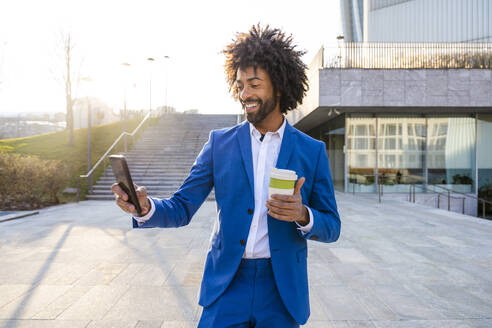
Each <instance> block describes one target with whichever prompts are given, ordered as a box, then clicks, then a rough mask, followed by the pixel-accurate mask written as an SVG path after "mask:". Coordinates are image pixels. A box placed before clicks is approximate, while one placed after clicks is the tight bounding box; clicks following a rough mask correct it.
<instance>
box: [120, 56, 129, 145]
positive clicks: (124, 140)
mask: <svg viewBox="0 0 492 328" xmlns="http://www.w3.org/2000/svg"><path fill="white" fill-rule="evenodd" d="M121 65H123V66H125V67H128V68H129V67H130V66H131V64H129V63H122V64H121ZM124 83H125V94H124V99H123V131H124V132H126V114H127V113H126V91H127V90H126V87H127V85H126V84H127V83H128V80H127V81H125V82H124ZM123 144H124V151H125V153H126V151H127V146H126V145H127V144H126V134H125V136H124V137H123Z"/></svg>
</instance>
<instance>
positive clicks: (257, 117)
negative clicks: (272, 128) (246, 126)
mask: <svg viewBox="0 0 492 328" xmlns="http://www.w3.org/2000/svg"><path fill="white" fill-rule="evenodd" d="M251 101H253V100H251V99H247V100H246V101H244V102H243V101H242V102H241V104H242V105H243V109H244V111H245V112H246V119H247V120H248V122H250V123H251V124H253V125H256V124H259V123H261V122H262V121H263V120H264V119H265V118H266V117H267V116H268V115H269V114H270V113H271V112H273V111H274V110H275V106H276V105H277V102H276V99H274V98H273V97H272V98H268V99H267V100H265V102H263V100H261V99H255V100H254V101H258V105H259V107H258V110H256V111H254V112H252V113H248V112H247V111H246V108H245V103H248V102H251Z"/></svg>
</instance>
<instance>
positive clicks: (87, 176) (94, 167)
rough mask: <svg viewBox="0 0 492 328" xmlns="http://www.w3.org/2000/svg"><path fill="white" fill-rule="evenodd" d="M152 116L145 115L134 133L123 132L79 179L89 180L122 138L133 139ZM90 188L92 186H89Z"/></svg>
mask: <svg viewBox="0 0 492 328" xmlns="http://www.w3.org/2000/svg"><path fill="white" fill-rule="evenodd" d="M150 116H151V113H150V112H149V113H147V115H145V117H144V118H143V120H142V121H141V122H140V124H139V125H138V126H137V127H136V128H135V130H133V132H132V133H128V132H126V131H123V132H122V133H121V134H120V136H119V137H118V138H116V140H115V141H114V142H113V144H112V145H111V146H109V148H108V150H107V151H106V152H105V153H104V155H102V156H101V158H99V160H98V161H97V162H96V164H95V165H94V166H93V167H92V169H91V170H90V171H89V172H87V174H84V175H80V176H79V177H80V178H81V179H83V178H89V177H90V176H91V175H92V173H94V171H95V170H96V169H97V167H98V166H99V164H101V163H102V161H103V160H105V159H106V157H107V156H108V154H109V153H110V152H111V151H112V150H113V148H114V147H115V146H116V145H117V144H118V142H119V141H120V140H121V138H123V137H124V136H130V137H133V136H134V135H135V134H136V133H137V132H138V130H140V128H141V127H142V125H143V124H144V123H145V121H147V119H148V118H149V117H150ZM89 188H90V186H89Z"/></svg>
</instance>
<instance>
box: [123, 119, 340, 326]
mask: <svg viewBox="0 0 492 328" xmlns="http://www.w3.org/2000/svg"><path fill="white" fill-rule="evenodd" d="M276 167H277V168H280V169H289V170H294V171H295V172H296V173H297V176H298V177H305V178H306V181H305V183H304V185H303V186H302V189H301V194H302V200H303V203H304V204H305V205H307V206H309V207H310V209H311V211H312V213H313V217H314V226H313V228H312V230H311V231H310V232H309V233H307V234H305V235H303V233H302V232H301V231H300V230H298V229H297V226H296V224H295V223H294V222H284V221H280V220H277V219H275V218H272V217H271V216H268V237H269V242H270V253H271V260H272V267H273V272H274V276H275V281H276V283H277V288H278V290H279V293H280V296H281V298H282V300H283V302H284V304H285V306H286V308H287V309H288V311H289V312H290V314H291V315H292V316H293V318H294V319H295V320H296V321H297V322H298V323H299V324H304V323H305V322H306V321H307V319H308V317H309V293H308V279H307V264H306V258H307V245H306V240H307V239H312V240H317V241H322V242H334V241H336V240H337V239H338V236H339V235H340V218H339V215H338V211H337V206H336V202H335V195H334V192H333V185H332V181H331V175H330V168H329V164H328V158H327V156H326V150H325V144H324V143H323V142H320V141H318V140H315V139H313V138H311V137H309V136H307V135H305V134H304V133H302V132H300V131H299V130H297V129H295V128H293V127H292V126H290V125H289V123H288V122H287V124H286V126H285V131H284V136H283V138H282V145H281V148H280V153H279V156H278V160H277V165H276ZM253 182H254V179H253V159H252V155H251V139H250V130H249V126H248V123H247V122H244V123H242V124H240V125H237V126H234V127H232V128H227V129H222V130H215V131H212V132H211V133H210V138H209V140H208V142H207V143H206V144H205V146H204V147H203V149H202V151H201V152H200V154H199V155H198V157H197V159H196V161H195V163H194V165H193V167H192V168H191V172H190V175H189V176H188V178H187V179H186V180H185V181H184V183H183V185H182V186H181V187H180V189H179V190H178V191H177V192H176V193H175V194H174V195H173V196H172V197H171V198H169V199H162V200H160V199H153V202H154V205H155V208H156V211H155V213H154V215H153V216H152V217H151V218H150V219H149V220H148V221H147V222H145V224H143V225H142V226H140V228H151V227H165V228H167V227H179V226H184V225H187V224H188V223H189V222H190V220H191V218H192V216H193V215H194V214H195V212H196V211H197V210H198V208H199V207H200V206H201V204H202V203H203V201H204V200H205V199H206V197H207V196H208V194H209V193H210V191H211V190H212V187H215V198H216V201H217V215H218V218H217V222H218V224H217V226H216V229H214V234H213V236H212V244H211V247H210V249H209V252H208V254H207V259H206V263H205V271H204V275H203V280H202V284H201V289H200V299H199V304H200V305H202V306H205V307H206V306H209V305H210V304H212V303H213V302H214V301H215V300H216V299H217V298H218V297H219V296H220V295H221V294H222V293H223V292H224V291H225V289H226V288H227V286H228V285H229V283H230V282H231V281H232V278H233V277H234V274H235V272H236V270H237V268H238V266H239V263H240V262H241V258H242V256H243V253H244V249H245V247H246V246H245V245H246V243H245V241H246V240H247V239H248V233H249V228H250V225H251V220H252V218H253V212H254V206H255V201H254V194H253V193H254V187H253ZM133 226H134V227H138V225H137V223H136V221H135V220H134V221H133Z"/></svg>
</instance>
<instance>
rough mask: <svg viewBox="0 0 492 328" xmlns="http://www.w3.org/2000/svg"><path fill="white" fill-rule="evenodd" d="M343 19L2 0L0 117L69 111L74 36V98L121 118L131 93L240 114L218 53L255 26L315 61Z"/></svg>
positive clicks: (140, 100)
mask: <svg viewBox="0 0 492 328" xmlns="http://www.w3.org/2000/svg"><path fill="white" fill-rule="evenodd" d="M339 16H340V15H339V1H338V0H324V1H318V0H316V1H315V0H304V1H298V0H296V1H292V0H282V1H280V0H260V1H258V0H250V1H244V2H240V1H230V0H229V1H222V0H217V1H215V0H208V1H200V0H193V1H191V0H174V1H167V0H161V1H149V0H140V1H125V0H119V1H112V0H111V1H104V0H97V1H93V0H84V1H81V0H79V1H72V0H64V1H52V0H45V1H39V0H37V1H36V0H2V1H1V2H0V113H6V112H9V113H11V112H15V113H20V112H52V113H54V112H65V96H64V88H63V83H62V82H61V80H60V78H61V76H62V70H63V65H64V64H63V54H62V46H61V41H60V40H61V35H62V34H67V33H70V35H71V38H72V40H73V41H74V44H75V47H74V59H73V65H74V67H77V68H78V69H77V70H78V71H80V74H79V76H80V77H82V78H83V81H81V82H80V84H79V85H78V86H77V87H75V90H74V94H75V95H76V96H78V97H86V96H91V97H98V98H100V99H101V100H103V101H104V102H105V103H107V104H108V105H109V106H111V107H112V108H113V109H114V111H115V112H118V111H119V109H121V108H122V107H123V104H124V99H125V95H126V99H127V108H132V109H141V108H146V109H147V108H149V107H150V106H152V108H155V107H156V106H162V105H165V104H167V105H170V106H173V107H175V108H176V109H177V110H178V111H184V110H188V109H198V110H199V112H200V113H209V114H212V113H213V114H233V113H234V114H235V113H238V112H240V111H241V108H240V106H239V104H238V103H237V102H235V101H234V100H233V99H232V97H231V96H230V94H229V92H228V87H227V85H226V82H225V74H224V68H223V65H224V56H223V55H222V54H221V50H222V49H223V48H224V47H225V45H227V44H228V43H230V41H231V40H232V39H233V38H234V36H235V33H236V32H245V31H248V30H249V28H250V27H251V26H252V25H254V24H256V23H261V24H263V25H266V24H269V25H270V26H272V27H278V28H281V29H282V30H284V31H285V32H287V33H288V34H292V35H293V38H294V42H295V43H296V44H297V45H298V49H303V50H305V51H307V53H306V55H305V56H304V57H303V60H304V62H305V63H306V64H309V63H310V62H311V60H312V59H313V57H314V55H315V54H316V53H317V51H318V50H319V49H320V48H321V46H322V45H323V44H332V43H335V42H336V36H337V35H339V34H341V25H340V18H339ZM165 56H167V57H169V58H165ZM149 57H151V58H154V59H155V60H154V61H149V60H147V58H149ZM122 63H129V64H130V65H131V66H124V65H122ZM150 86H152V87H150ZM166 95H167V96H166Z"/></svg>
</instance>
